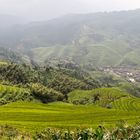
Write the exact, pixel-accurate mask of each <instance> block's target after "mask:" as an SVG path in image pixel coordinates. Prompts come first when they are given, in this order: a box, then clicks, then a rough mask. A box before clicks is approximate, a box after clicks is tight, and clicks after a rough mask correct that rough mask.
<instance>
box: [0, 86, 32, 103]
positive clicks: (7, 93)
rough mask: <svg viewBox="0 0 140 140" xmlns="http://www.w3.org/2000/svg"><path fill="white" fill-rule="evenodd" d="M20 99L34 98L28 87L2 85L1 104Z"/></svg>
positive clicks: (28, 99) (0, 89)
mask: <svg viewBox="0 0 140 140" xmlns="http://www.w3.org/2000/svg"><path fill="white" fill-rule="evenodd" d="M18 100H21V101H22V100H24V101H25V100H27V101H30V100H33V97H32V96H31V93H30V91H29V90H28V89H25V88H18V87H15V86H6V85H0V104H1V105H3V104H7V103H10V102H15V101H18Z"/></svg>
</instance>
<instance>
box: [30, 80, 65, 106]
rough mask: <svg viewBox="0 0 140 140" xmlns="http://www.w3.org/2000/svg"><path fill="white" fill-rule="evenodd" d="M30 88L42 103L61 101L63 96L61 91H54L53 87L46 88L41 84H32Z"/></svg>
mask: <svg viewBox="0 0 140 140" xmlns="http://www.w3.org/2000/svg"><path fill="white" fill-rule="evenodd" d="M30 89H31V93H32V94H33V95H34V96H35V97H36V98H37V99H40V100H41V101H42V102H43V103H48V102H53V101H62V100H63V98H64V96H63V94H62V93H60V92H58V91H55V90H54V89H51V88H47V87H45V86H43V85H41V84H37V83H36V84H32V85H31V87H30Z"/></svg>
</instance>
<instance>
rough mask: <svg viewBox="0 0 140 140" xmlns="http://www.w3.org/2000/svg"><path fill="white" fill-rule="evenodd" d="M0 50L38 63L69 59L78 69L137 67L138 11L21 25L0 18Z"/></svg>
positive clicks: (139, 46) (139, 54)
mask: <svg viewBox="0 0 140 140" xmlns="http://www.w3.org/2000/svg"><path fill="white" fill-rule="evenodd" d="M0 20H1V21H2V22H1V23H0V29H4V30H2V32H1V33H0V47H4V48H10V49H12V50H13V51H14V50H16V51H18V52H20V53H23V54H24V55H27V56H28V57H30V59H32V60H34V61H35V62H37V63H44V62H46V61H47V60H53V59H70V60H72V61H75V62H76V63H78V64H80V65H85V66H87V65H93V66H97V67H100V66H139V65H140V40H139V37H140V28H139V25H140V10H139V9H138V10H132V11H120V12H104V13H103V12H100V13H93V14H70V15H65V16H63V17H60V18H56V19H53V20H49V21H42V22H34V23H29V24H21V22H20V20H18V19H16V18H15V17H13V16H8V17H7V16H1V15H0Z"/></svg>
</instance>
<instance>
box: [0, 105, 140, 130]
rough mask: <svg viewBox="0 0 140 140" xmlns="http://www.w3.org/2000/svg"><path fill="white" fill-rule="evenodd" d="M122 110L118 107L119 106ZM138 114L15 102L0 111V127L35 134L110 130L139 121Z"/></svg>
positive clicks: (139, 114) (75, 106) (136, 112)
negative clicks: (119, 123)
mask: <svg viewBox="0 0 140 140" xmlns="http://www.w3.org/2000/svg"><path fill="white" fill-rule="evenodd" d="M121 106H122V105H121ZM139 116H140V111H135V110H132V109H130V111H127V110H119V109H106V108H102V107H99V106H95V105H84V106H83V105H72V104H67V103H62V102H57V103H50V104H41V103H33V102H30V103H29V102H16V103H11V104H7V105H4V106H1V107H0V124H9V125H12V126H15V127H17V128H20V129H22V130H26V131H27V130H28V131H29V132H34V131H39V130H42V129H44V128H48V127H53V128H70V129H75V128H78V127H80V128H81V127H82V128H85V127H93V128H96V127H97V126H98V125H105V126H106V127H113V126H115V124H116V123H117V121H120V120H124V121H127V122H128V123H129V124H133V123H136V122H137V121H140V118H139Z"/></svg>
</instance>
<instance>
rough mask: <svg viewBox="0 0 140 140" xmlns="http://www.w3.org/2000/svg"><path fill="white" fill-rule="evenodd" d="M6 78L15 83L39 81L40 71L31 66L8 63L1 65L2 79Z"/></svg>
mask: <svg viewBox="0 0 140 140" xmlns="http://www.w3.org/2000/svg"><path fill="white" fill-rule="evenodd" d="M2 80H6V81H9V82H11V83H13V84H27V83H30V82H35V81H36V82H37V81H38V73H37V72H35V71H34V70H33V69H32V68H31V67H30V66H27V65H17V64H8V65H2V66H1V67H0V81H2Z"/></svg>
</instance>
